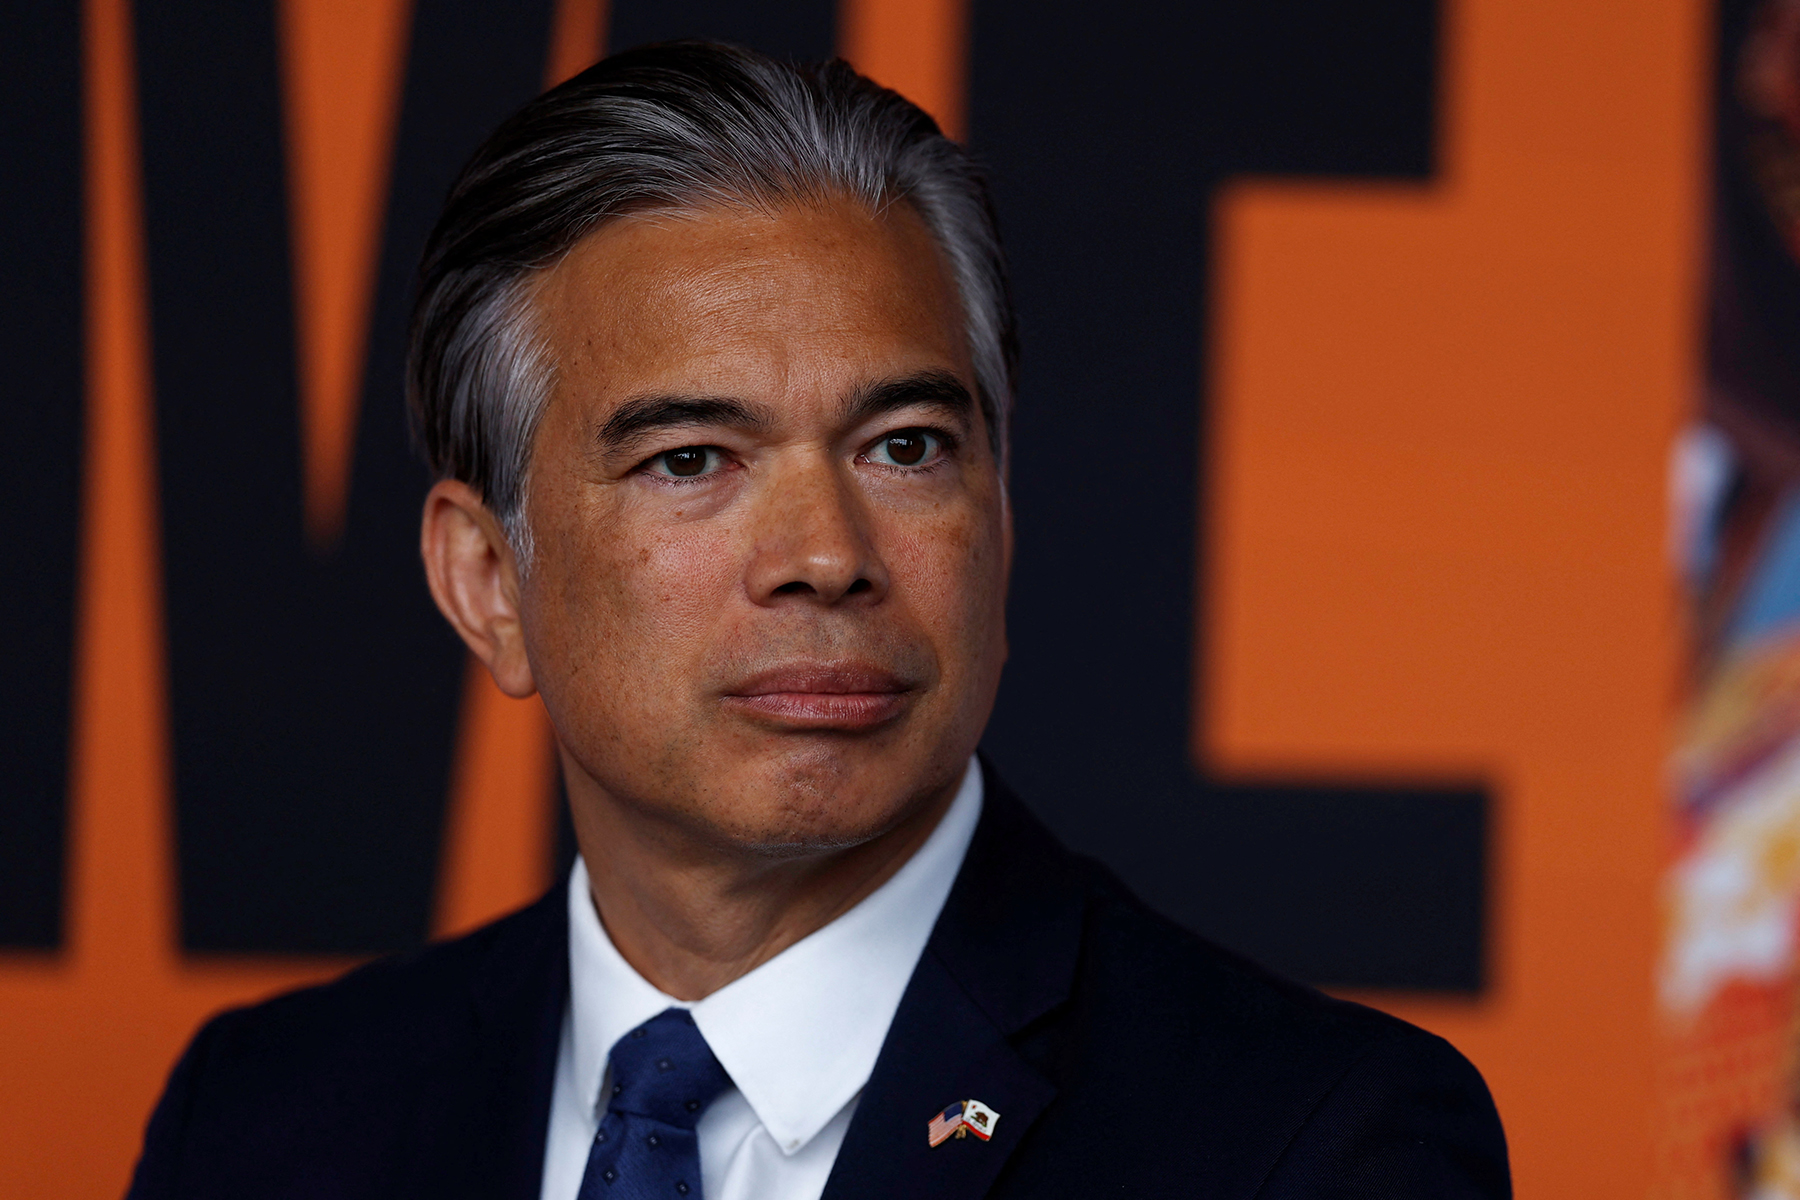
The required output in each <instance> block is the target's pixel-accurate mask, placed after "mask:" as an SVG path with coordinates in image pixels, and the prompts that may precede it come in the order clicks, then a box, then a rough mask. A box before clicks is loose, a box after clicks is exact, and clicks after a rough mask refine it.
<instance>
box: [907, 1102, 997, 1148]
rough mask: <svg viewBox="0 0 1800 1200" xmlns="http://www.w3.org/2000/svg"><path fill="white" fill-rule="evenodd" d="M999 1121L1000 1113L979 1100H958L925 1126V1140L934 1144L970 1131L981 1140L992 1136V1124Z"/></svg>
mask: <svg viewBox="0 0 1800 1200" xmlns="http://www.w3.org/2000/svg"><path fill="white" fill-rule="evenodd" d="M999 1121H1000V1114H999V1113H997V1112H995V1111H994V1110H993V1109H991V1108H989V1107H988V1106H987V1105H985V1104H983V1103H982V1102H981V1101H979V1100H958V1101H957V1102H956V1103H955V1104H952V1105H951V1106H950V1107H949V1108H946V1109H945V1110H944V1111H943V1112H941V1113H939V1114H937V1116H935V1117H933V1118H931V1122H930V1123H929V1124H928V1125H927V1126H926V1128H925V1140H926V1141H927V1142H929V1143H930V1144H931V1145H933V1146H936V1145H938V1144H939V1143H941V1142H945V1141H948V1140H949V1139H950V1138H953V1137H959V1138H960V1137H968V1136H969V1135H970V1134H971V1133H972V1134H974V1135H975V1136H976V1137H978V1138H980V1139H981V1140H982V1141H984V1142H985V1141H987V1140H988V1139H989V1138H991V1137H993V1136H994V1126H995V1125H996V1124H998V1123H999Z"/></svg>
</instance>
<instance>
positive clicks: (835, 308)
mask: <svg viewBox="0 0 1800 1200" xmlns="http://www.w3.org/2000/svg"><path fill="white" fill-rule="evenodd" d="M532 301H533V307H534V313H535V315H536V316H537V319H538V325H539V329H540V332H541V336H542V337H543V338H544V341H545V344H546V348H547V349H548V351H549V353H550V357H551V359H552V361H553V362H554V363H555V366H556V381H555V385H554V388H553V391H552V394H551V397H550V401H549V404H548V406H547V408H546V410H545V413H544V417H543V419H542V422H541V423H540V425H539V427H538V430H537V433H536V436H535V439H534V443H533V447H532V459H531V468H530V474H529V484H528V488H527V493H526V510H525V511H526V517H527V519H528V521H529V524H530V527H531V530H532V535H533V539H534V543H535V547H536V550H535V554H534V558H533V562H532V565H531V569H530V571H529V572H528V573H527V574H525V575H524V576H523V577H522V578H519V577H517V576H516V575H515V574H514V573H513V572H512V570H511V567H510V557H509V555H508V554H507V552H505V551H504V549H503V547H502V548H498V549H495V550H494V551H493V554H494V555H497V556H498V557H499V558H500V559H504V560H505V566H504V568H495V570H497V571H498V576H497V578H499V579H500V582H497V583H493V584H492V585H486V586H491V590H493V592H494V594H496V595H498V594H501V593H504V594H505V596H506V597H507V599H506V601H505V603H506V604H515V605H516V621H517V625H518V629H519V631H521V632H520V633H519V634H518V635H517V636H516V637H514V638H513V642H518V643H522V650H519V649H514V648H509V647H510V646H511V645H512V643H511V642H508V641H507V639H506V637H503V636H501V635H500V634H495V635H494V638H489V639H484V638H483V637H482V636H480V635H479V634H477V633H471V632H470V631H469V629H468V628H467V627H466V625H467V622H466V621H463V620H459V618H458V616H457V615H456V614H455V613H452V611H451V610H452V607H453V606H454V602H453V601H451V600H446V596H447V595H449V594H450V593H451V592H453V591H454V590H455V587H454V585H453V584H450V583H444V582H441V581H440V577H439V574H438V573H436V572H437V568H433V570H434V573H433V589H434V594H437V595H438V596H439V602H440V605H444V606H445V608H446V612H447V613H448V614H451V619H452V621H453V623H457V624H458V627H459V629H463V631H464V636H465V637H466V638H468V639H469V640H470V644H471V646H473V647H474V648H475V649H476V652H477V653H478V654H482V656H483V657H484V659H486V660H487V661H488V662H489V665H490V667H491V668H492V669H493V670H494V673H495V677H496V679H497V680H498V681H499V682H500V684H501V686H502V687H503V688H505V689H506V690H508V691H510V692H513V693H514V694H528V693H529V692H530V691H531V690H532V689H533V688H535V689H536V690H537V691H538V692H539V693H540V694H541V695H542V697H543V700H544V704H545V706H546V708H547V709H548V711H549V713H550V716H551V720H552V722H553V723H554V725H555V727H556V731H557V737H558V740H559V742H560V745H561V748H562V755H563V765H564V771H565V776H566V779H567V783H568V788H569V794H570V801H571V805H572V811H573V815H574V820H575V826H576V833H577V837H578V839H579V841H580V844H581V847H582V851H583V857H584V858H585V859H586V860H587V862H588V864H589V868H590V871H591V872H592V873H593V875H594V879H595V882H594V892H595V897H596V900H597V903H598V905H599V908H600V911H601V915H602V918H603V919H604V920H605V922H606V925H607V928H608V930H609V932H610V933H611V934H612V936H613V938H614V940H615V942H617V943H618V944H619V947H620V949H621V951H622V952H623V953H624V954H625V956H626V957H627V959H628V960H630V961H632V962H633V964H634V965H636V966H637V967H638V969H639V970H640V971H642V972H644V973H645V975H646V976H647V977H649V978H650V979H651V980H652V982H657V983H658V984H659V985H660V986H663V987H665V988H666V989H667V990H671V991H672V992H674V993H675V994H677V995H684V996H689V997H692V996H697V995H704V994H705V993H706V992H707V991H710V990H712V989H713V988H715V987H717V986H720V985H722V984H723V983H724V982H728V981H729V979H731V978H735V977H736V976H737V975H739V974H742V973H743V971H745V970H748V969H750V968H751V967H753V966H754V965H755V964H756V963H758V962H760V961H763V960H765V959H766V958H768V957H770V956H771V955H773V954H774V953H777V952H779V950H780V949H782V948H783V947H785V946H786V945H788V944H791V943H792V942H793V941H794V940H797V939H798V938H799V937H803V936H805V934H806V933H809V932H811V931H812V930H813V929H816V928H817V927H818V926H819V925H822V924H824V923H825V922H826V921H828V920H830V919H831V918H832V917H833V916H835V915H837V914H838V913H839V912H842V911H844V910H845V909H847V908H849V907H850V906H851V905H853V904H854V903H855V902H856V900H858V899H860V898H861V897H862V896H863V895H866V894H867V893H868V892H869V891H871V890H873V889H874V887H876V886H878V885H879V884H880V882H881V881H882V880H884V879H886V878H887V877H888V876H889V875H890V874H891V873H892V872H893V871H894V870H895V869H897V868H898V866H899V865H900V864H901V863H902V862H904V861H905V859H906V858H907V857H908V856H910V854H911V853H912V851H913V850H914V849H916V847H917V846H918V844H919V843H920V842H922V841H923V840H924V838H925V837H926V836H927V835H928V834H929V832H930V830H931V828H932V827H933V826H934V825H935V823H936V820H937V818H938V816H940V815H941V813H942V811H943V809H944V808H945V806H947V804H948V803H949V800H950V799H951V797H952V796H953V794H954V791H955V788H956V786H957V784H958V783H959V782H960V780H961V777H962V773H963V769H964V766H965V764H966V762H967V760H968V757H969V755H970V754H971V753H972V752H973V751H974V748H975V745H976V743H977V741H978V740H979V738H980V736H981V731H982V728H983V726H984V725H985V724H986V721H987V718H988V715H989V712H990V711H991V709H992V706H993V701H994V694H995V690H996V688H997V687H998V684H999V679H1000V670H1001V665H1002V663H1003V662H1004V659H1005V653H1006V651H1005V625H1004V603H1005V591H1006V575H1007V570H1008V566H1009V560H1010V555H1011V530H1010V525H1009V520H1008V517H1007V511H1006V504H1005V497H1004V488H1003V484H1002V481H1001V478H1000V476H999V473H998V469H997V467H996V465H995V461H994V456H993V453H992V451H991V449H990V447H989V444H988V438H987V431H986V429H985V427H984V425H983V422H982V420H981V417H980V414H979V411H974V410H972V411H970V412H969V413H967V414H966V415H964V416H954V415H950V414H946V412H944V411H943V410H942V409H941V408H939V407H936V406H932V405H914V406H911V407H909V408H907V409H902V410H900V411H898V412H888V413H883V414H881V415H879V416H875V417H870V418H863V419H861V420H860V422H856V423H852V422H851V421H850V420H848V419H847V416H846V408H845V406H846V403H847V401H848V400H849V398H851V397H852V396H854V395H855V394H856V393H857V392H858V389H861V388H866V387H868V386H871V385H874V384H879V383H882V382H884V381H890V380H894V379H900V378H905V377H909V376H916V375H918V374H921V373H924V372H941V373H947V374H949V375H953V376H954V377H956V378H957V379H959V380H960V381H961V382H962V383H963V385H964V386H965V387H966V388H967V389H968V391H969V392H970V393H971V394H973V393H974V391H975V379H974V373H973V370H972V368H971V366H970V360H969V354H968V348H967V346H966V345H965V343H964V338H963V326H962V312H961V308H960V305H959V302H958V298H957V295H956V292H955V288H954V286H953V284H952V281H951V279H950V277H949V275H948V272H947V269H946V267H945V264H944V262H943V259H942V256H941V254H940V253H939V251H938V250H937V248H936V246H935V244H934V243H933V241H932V240H931V237H930V235H929V233H928V232H927V230H926V228H925V226H924V225H923V223H922V222H921V221H920V220H919V218H918V217H917V215H916V214H915V213H914V212H913V211H912V210H911V209H910V208H908V207H907V206H905V205H897V206H895V207H894V208H892V209H890V210H889V211H888V212H887V213H885V214H881V215H877V214H874V213H871V212H869V211H867V210H866V209H864V208H862V207H861V206H859V205H856V204H853V203H849V202H839V203H829V204H816V205H810V206H804V207H793V208H787V209H783V210H780V211H778V212H775V213H768V212H752V211H738V210H711V211H707V212H705V213H702V214H698V215H688V216H667V215H657V216H646V217H640V218H632V219H627V220H624V221H620V222H616V223H613V224H609V225H607V226H604V227H602V228H601V229H600V230H599V231H598V232H597V233H595V234H593V235H590V236H589V237H588V238H587V239H586V240H585V241H583V242H582V243H580V244H578V245H577V246H576V247H575V248H574V249H573V250H572V251H571V252H570V253H569V255H568V256H567V257H566V258H565V259H564V260H563V261H562V262H561V263H559V264H558V265H557V266H555V267H554V268H552V269H550V270H549V271H547V272H546V273H545V275H544V276H543V277H542V278H541V279H540V280H539V281H538V283H537V284H536V285H535V290H534V293H533V296H532ZM670 395H676V396H684V397H715V398H728V399H731V400H733V401H736V402H739V403H742V404H744V405H749V406H754V407H755V408H756V409H758V410H759V411H761V412H763V413H764V414H765V415H766V417H767V423H766V424H765V425H764V426H763V427H762V428H744V427H729V426H725V425H720V424H706V425H697V426H693V427H682V428H676V429H663V430H658V431H655V432H654V433H651V434H649V435H647V436H646V437H645V438H643V439H642V440H640V441H637V442H635V443H632V444H629V445H627V446H624V447H616V446H613V445H611V444H610V443H608V442H607V441H606V440H605V439H603V438H602V437H601V436H600V434H601V430H602V428H603V426H605V424H606V422H607V420H608V418H609V417H612V416H613V415H614V414H615V413H617V412H618V411H619V410H620V407H621V405H623V404H625V403H626V402H627V401H630V400H633V399H634V398H641V397H645V396H670ZM915 410H916V411H915ZM917 428H927V429H934V430H938V431H939V432H940V433H941V434H942V435H943V436H942V438H941V439H940V440H941V443H942V446H941V452H939V453H937V454H936V456H935V457H932V458H931V459H930V461H929V462H927V463H925V464H924V465H923V466H922V467H919V468H917V469H914V468H911V467H902V466H898V465H895V464H894V463H892V462H891V461H888V460H886V459H884V458H883V454H884V453H885V451H884V450H883V447H885V446H887V445H888V443H886V442H885V441H883V439H884V438H886V437H888V436H890V435H893V434H895V433H897V432H899V431H901V430H907V429H917ZM934 436H935V435H934ZM699 446H704V447H714V448H716V452H709V455H708V458H707V462H708V464H709V466H708V469H707V470H706V471H705V472H704V473H703V474H702V475H700V476H699V477H697V478H691V479H680V478H674V477H672V476H671V475H670V474H669V473H668V471H667V469H666V467H667V463H668V462H669V461H670V460H668V459H664V458H663V457H662V456H663V455H665V454H666V453H667V452H669V451H674V450H679V449H682V448H684V447H699ZM459 487H461V485H457V484H440V485H439V489H440V491H441V493H442V497H443V498H442V499H441V500H440V502H439V503H440V508H442V507H443V506H447V505H450V504H452V503H455V504H458V505H461V506H462V507H463V508H470V505H469V503H468V501H467V500H466V499H464V498H461V496H460V493H458V492H456V490H455V489H457V488H459ZM465 490H466V489H465ZM434 495H439V493H437V492H434ZM434 511H436V510H434V509H433V508H432V507H431V506H430V505H428V507H427V522H426V524H427V530H426V538H425V540H426V546H427V549H426V557H427V563H428V567H429V566H432V564H433V561H434V560H433V550H432V545H433V542H432V538H433V533H432V528H433V526H432V522H433V519H434V518H433V512H434ZM470 511H471V512H472V513H473V514H474V515H473V517H472V518H471V519H472V520H474V521H475V522H476V523H479V524H481V526H482V528H484V529H486V528H489V527H490V526H492V521H491V518H490V517H488V516H487V515H485V514H483V513H481V512H480V511H478V510H477V509H475V508H470ZM458 527H459V528H460V526H458ZM470 536H471V537H473V535H470ZM444 537H445V538H448V537H449V535H444ZM489 540H490V541H492V540H493V538H492V537H491V536H490V537H489ZM452 542H453V539H451V541H450V542H446V543H445V544H451V543H452ZM469 544H470V545H473V544H474V542H473V541H471V542H470V543H469ZM446 553H447V552H446ZM443 570H444V571H445V572H449V571H450V570H451V568H449V567H445V568H443ZM482 594H483V595H486V594H487V593H482ZM495 603H496V604H501V607H502V608H504V607H505V605H504V604H502V602H500V601H495ZM490 624H491V622H490ZM496 628H498V627H497V626H496ZM502 632H504V631H502ZM846 662H851V663H856V664H859V665H862V666H867V667H873V668H876V669H879V670H881V671H885V672H888V673H890V674H891V675H892V676H893V677H895V678H897V679H898V680H899V681H900V682H901V684H902V691H901V693H900V698H899V700H898V701H897V702H896V703H897V708H896V711H895V712H894V714H893V715H892V717H891V719H885V720H883V721H881V722H880V723H879V724H877V725H875V726H874V727H871V728H855V729H844V728H824V729H821V728H809V727H795V726H794V725H792V724H791V723H784V722H782V721H780V720H774V719H771V718H769V717H768V716H767V714H765V713H760V712H756V711H746V709H745V706H744V705H743V704H742V703H739V702H736V701H734V700H733V699H732V697H733V696H734V695H735V694H736V693H738V692H741V691H742V690H743V688H742V685H743V683H744V681H745V680H746V679H747V678H750V677H752V676H754V675H755V674H756V673H757V672H761V671H767V670H769V669H771V668H778V667H785V666H789V665H791V664H794V663H831V664H842V663H846Z"/></svg>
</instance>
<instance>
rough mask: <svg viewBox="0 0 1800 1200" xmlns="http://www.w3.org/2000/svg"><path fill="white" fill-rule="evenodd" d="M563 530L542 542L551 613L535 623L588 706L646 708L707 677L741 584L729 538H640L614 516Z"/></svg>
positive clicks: (706, 534)
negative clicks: (714, 648) (720, 624)
mask: <svg viewBox="0 0 1800 1200" xmlns="http://www.w3.org/2000/svg"><path fill="white" fill-rule="evenodd" d="M608 518H613V519H608ZM559 534H560V536H558V537H557V538H556V539H555V540H554V543H553V544H550V545H545V544H544V539H540V553H541V563H542V573H543V578H542V580H541V586H542V588H543V590H544V592H545V593H546V595H545V599H546V601H547V602H548V603H547V604H546V605H545V606H544V608H545V609H547V610H548V611H543V612H541V613H539V614H537V616H538V620H537V622H536V623H537V624H538V625H539V627H540V630H541V631H543V632H545V633H548V634H549V636H548V637H544V638H543V639H541V640H542V641H543V642H544V650H545V652H546V653H545V655H544V657H545V658H547V659H549V660H551V662H550V665H551V667H552V670H558V671H560V672H561V673H562V674H563V675H564V676H565V678H566V679H567V680H568V682H569V683H570V684H571V685H572V686H574V687H575V688H577V689H578V690H579V691H581V692H582V693H583V694H584V703H586V704H594V705H598V706H600V707H603V708H606V709H609V710H615V711H614V713H613V715H614V716H615V717H618V716H620V715H621V714H630V713H636V712H642V711H644V710H645V708H646V707H647V702H651V701H653V700H654V698H655V697H656V696H658V695H661V694H664V693H667V694H669V695H674V694H676V693H678V692H681V691H683V690H684V689H683V685H684V684H688V683H692V682H693V681H695V680H697V679H700V678H703V677H704V662H705V660H706V658H707V656H708V651H709V648H710V647H711V646H712V645H713V644H714V642H715V641H716V637H715V634H716V632H717V630H716V626H717V624H718V622H719V621H720V619H721V617H722V614H723V613H725V612H726V611H727V610H728V608H729V603H728V602H729V600H730V597H731V594H732V593H733V591H734V590H735V589H736V587H737V586H738V571H737V569H736V564H735V562H734V558H733V555H732V553H731V547H730V545H729V544H728V542H727V539H725V538H724V537H721V536H718V535H717V534H716V533H714V532H712V531H709V530H708V529H706V528H705V527H704V526H699V525H696V526H692V527H688V528H685V529H679V530H673V531H671V530H661V531H657V532H654V533H646V532H644V531H641V530H638V529H634V528H633V527H632V524H631V522H630V521H629V520H628V519H625V520H620V519H617V514H591V515H590V516H589V517H588V519H585V520H582V521H579V522H574V523H571V524H570V526H568V527H567V528H565V529H563V530H560V531H559ZM625 698H629V700H630V703H629V704H615V702H616V701H619V700H622V699H625ZM653 719H654V720H658V721H666V720H667V719H668V714H667V713H666V712H662V713H658V714H657V715H655V716H654V717H653Z"/></svg>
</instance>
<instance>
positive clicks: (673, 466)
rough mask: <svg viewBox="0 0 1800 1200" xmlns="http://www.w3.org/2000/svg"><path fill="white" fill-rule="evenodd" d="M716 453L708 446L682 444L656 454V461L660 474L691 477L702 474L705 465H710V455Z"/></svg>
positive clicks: (683, 477) (680, 477)
mask: <svg viewBox="0 0 1800 1200" xmlns="http://www.w3.org/2000/svg"><path fill="white" fill-rule="evenodd" d="M715 453H717V452H716V451H715V450H713V449H712V448H711V447H710V446H683V447H682V448H681V449H679V450H666V451H664V452H663V453H661V454H659V455H657V456H656V462H657V464H658V465H660V466H661V467H662V474H664V475H673V476H675V477H676V478H677V479H692V478H693V477H694V476H696V475H704V474H705V473H706V469H707V467H709V466H711V465H712V457H713V455H714V454H715Z"/></svg>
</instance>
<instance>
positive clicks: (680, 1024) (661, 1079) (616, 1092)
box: [606, 1008, 731, 1129]
mask: <svg viewBox="0 0 1800 1200" xmlns="http://www.w3.org/2000/svg"><path fill="white" fill-rule="evenodd" d="M730 1085H731V1076H729V1075H727V1074H726V1073H725V1068H724V1067H722V1066H720V1065H719V1060H718V1059H717V1058H715V1057H713V1052H712V1047H710V1046H708V1045H707V1044H706V1038H704V1037H703V1036H701V1033H700V1030H699V1028H698V1027H697V1026H696V1025H695V1024H694V1018H693V1017H692V1016H691V1015H690V1014H689V1013H688V1011H687V1010H686V1009H685V1008H670V1009H664V1010H663V1011H662V1012H661V1013H658V1014H657V1015H656V1016H654V1017H652V1018H651V1019H650V1020H648V1021H645V1022H644V1023H643V1024H642V1025H639V1026H638V1027H637V1028H636V1029H633V1030H632V1031H631V1032H630V1033H628V1034H626V1035H625V1036H624V1037H622V1038H620V1039H619V1040H618V1041H617V1042H615V1043H613V1048H612V1095H611V1096H609V1097H608V1098H607V1105H606V1106H607V1108H609V1109H611V1110H612V1111H614V1112H618V1113H633V1114H636V1115H638V1116H643V1117H650V1118H651V1119H653V1120H657V1121H661V1122H663V1123H665V1124H668V1125H674V1126H677V1127H679V1128H683V1129H692V1128H693V1127H694V1124H695V1122H697V1121H698V1120H699V1119H700V1113H701V1111H702V1110H703V1109H705V1107H706V1106H707V1105H708V1104H711V1103H712V1102H713V1099H714V1098H715V1097H717V1096H718V1094H719V1093H720V1092H722V1091H724V1090H725V1089H726V1088H727V1087H729V1086H730Z"/></svg>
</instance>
